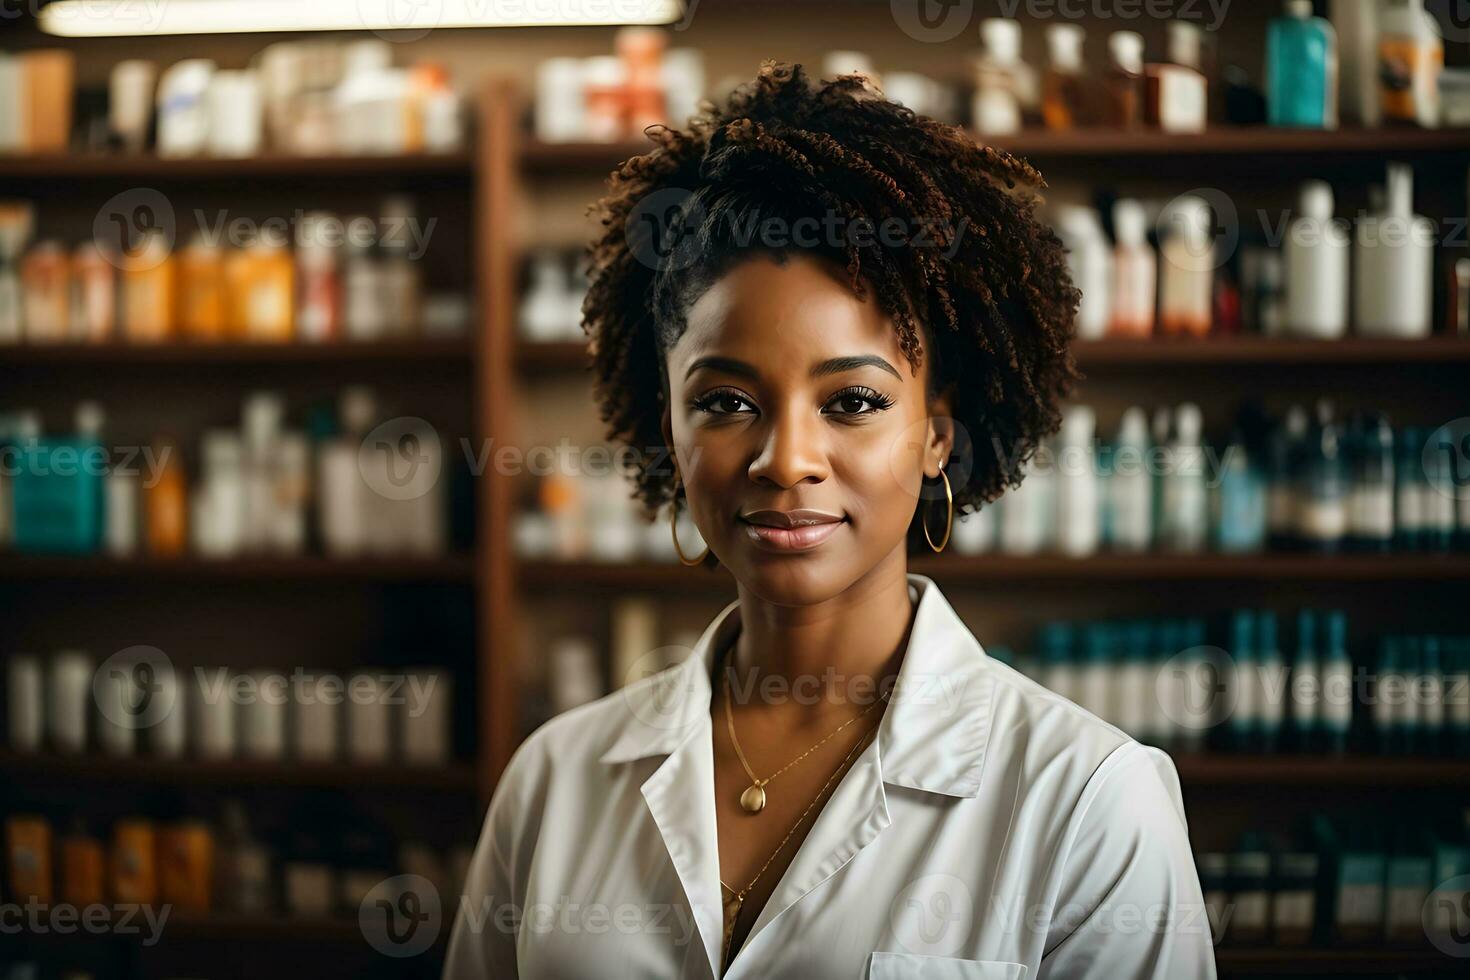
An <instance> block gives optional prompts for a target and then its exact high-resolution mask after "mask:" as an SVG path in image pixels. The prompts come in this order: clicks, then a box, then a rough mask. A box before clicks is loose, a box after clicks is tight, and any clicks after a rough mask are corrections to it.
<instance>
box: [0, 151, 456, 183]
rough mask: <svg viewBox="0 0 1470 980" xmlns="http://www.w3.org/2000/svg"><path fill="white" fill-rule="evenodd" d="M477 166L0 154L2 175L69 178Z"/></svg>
mask: <svg viewBox="0 0 1470 980" xmlns="http://www.w3.org/2000/svg"><path fill="white" fill-rule="evenodd" d="M474 168H475V158H474V154H473V153H471V152H469V151H463V152H455V153H412V154H399V155H393V156H373V155H362V154H354V155H342V154H334V155H331V156H319V157H305V156H288V155H284V154H267V155H263V156H256V157H241V158H228V157H202V156H201V157H159V156H155V155H154V154H151V153H140V154H123V153H119V154H107V155H104V154H92V155H79V154H67V153H63V154H51V153H45V154H32V155H25V156H0V180H18V179H23V178H34V177H43V178H48V179H52V178H61V177H64V178H69V179H73V180H75V179H101V180H115V179H123V178H135V177H136V178H151V179H158V180H219V179H224V178H236V177H238V178H247V179H250V180H262V179H289V180H302V179H312V178H321V179H324V180H337V179H339V178H366V179H373V178H379V177H384V176H414V175H423V176H434V175H449V176H454V175H458V176H460V177H464V178H468V177H469V176H470V175H471V174H472V173H473V172H474Z"/></svg>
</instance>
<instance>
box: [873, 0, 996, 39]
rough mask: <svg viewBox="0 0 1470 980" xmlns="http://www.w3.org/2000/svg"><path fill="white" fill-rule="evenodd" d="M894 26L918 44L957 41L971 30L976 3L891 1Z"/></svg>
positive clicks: (937, 0) (927, 0)
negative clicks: (920, 42) (967, 30)
mask: <svg viewBox="0 0 1470 980" xmlns="http://www.w3.org/2000/svg"><path fill="white" fill-rule="evenodd" d="M888 9H889V12H890V13H892V14H893V22H894V23H895V24H897V25H898V29H899V30H901V31H903V32H904V33H905V34H907V35H908V36H909V37H911V38H913V39H914V40H915V41H923V42H924V43H926V44H942V43H943V42H945V41H953V40H954V39H955V38H957V37H959V36H960V35H961V34H963V33H964V31H965V29H966V28H967V27H969V26H970V19H971V18H972V17H974V15H975V2H974V0H888Z"/></svg>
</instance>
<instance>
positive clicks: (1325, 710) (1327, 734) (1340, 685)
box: [1317, 609, 1358, 755]
mask: <svg viewBox="0 0 1470 980" xmlns="http://www.w3.org/2000/svg"><path fill="white" fill-rule="evenodd" d="M1320 663H1321V676H1322V697H1321V699H1320V700H1319V701H1318V703H1317V704H1318V711H1317V719H1318V721H1317V731H1318V733H1319V734H1318V737H1319V738H1320V740H1321V744H1322V748H1323V749H1324V750H1325V751H1327V752H1331V753H1334V754H1339V755H1340V754H1342V753H1343V752H1346V751H1347V748H1348V737H1349V735H1350V733H1351V731H1352V727H1353V706H1354V705H1355V704H1356V703H1357V700H1358V695H1357V690H1356V688H1355V685H1354V684H1353V663H1352V659H1351V658H1350V657H1349V655H1348V646H1347V614H1346V613H1344V612H1343V611H1342V610H1341V609H1334V610H1332V611H1330V612H1328V613H1327V615H1326V635H1325V636H1324V638H1323V642H1322V657H1321V661H1320Z"/></svg>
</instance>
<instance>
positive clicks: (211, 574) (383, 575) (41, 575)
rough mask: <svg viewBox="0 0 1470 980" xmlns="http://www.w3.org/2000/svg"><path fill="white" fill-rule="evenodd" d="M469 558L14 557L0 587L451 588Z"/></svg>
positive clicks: (470, 568)
mask: <svg viewBox="0 0 1470 980" xmlns="http://www.w3.org/2000/svg"><path fill="white" fill-rule="evenodd" d="M474 569H475V566H474V560H473V558H471V557H468V556H454V555H450V556H446V557H440V558H418V557H413V556H399V557H382V558H356V559H351V560H348V559H336V558H319V557H299V558H265V557H263V558H230V559H209V558H195V557H187V558H147V557H143V558H123V559H112V558H104V557H91V556H87V557H76V558H68V557H60V556H44V557H41V556H36V557H31V556H25V555H12V556H10V557H8V558H7V559H6V560H5V561H4V562H0V581H27V580H55V579H65V580H69V581H80V582H86V581H128V582H148V581H152V582H178V581H205V582H212V583H229V582H282V583H293V584H300V583H306V582H349V583H371V582H382V583H392V582H449V583H463V584H465V585H469V584H471V583H472V582H473V581H474Z"/></svg>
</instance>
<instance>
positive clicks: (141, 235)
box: [92, 187, 178, 272]
mask: <svg viewBox="0 0 1470 980" xmlns="http://www.w3.org/2000/svg"><path fill="white" fill-rule="evenodd" d="M177 232H178V225H177V220H176V218H175V216H174V206H173V204H172V203H171V202H170V201H169V199H168V198H167V197H165V196H164V195H163V192H162V191H158V190H155V189H154V188H152V187H132V188H129V189H128V190H125V191H121V192H119V193H117V194H114V195H113V196H112V197H110V198H108V199H107V201H106V203H104V204H103V205H102V207H100V208H98V209H97V215H96V216H95V217H94V218H93V219H92V241H93V242H94V243H95V244H96V245H97V248H98V250H99V251H100V252H101V253H102V255H103V256H104V257H105V258H106V259H107V261H108V262H110V263H112V264H113V265H114V266H116V267H118V268H120V269H125V270H127V271H130V272H146V271H147V270H149V269H154V268H157V267H158V266H160V265H162V264H163V263H164V262H165V261H166V260H167V259H168V257H169V253H170V252H172V251H173V248H174V242H175V240H176V238H177Z"/></svg>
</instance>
